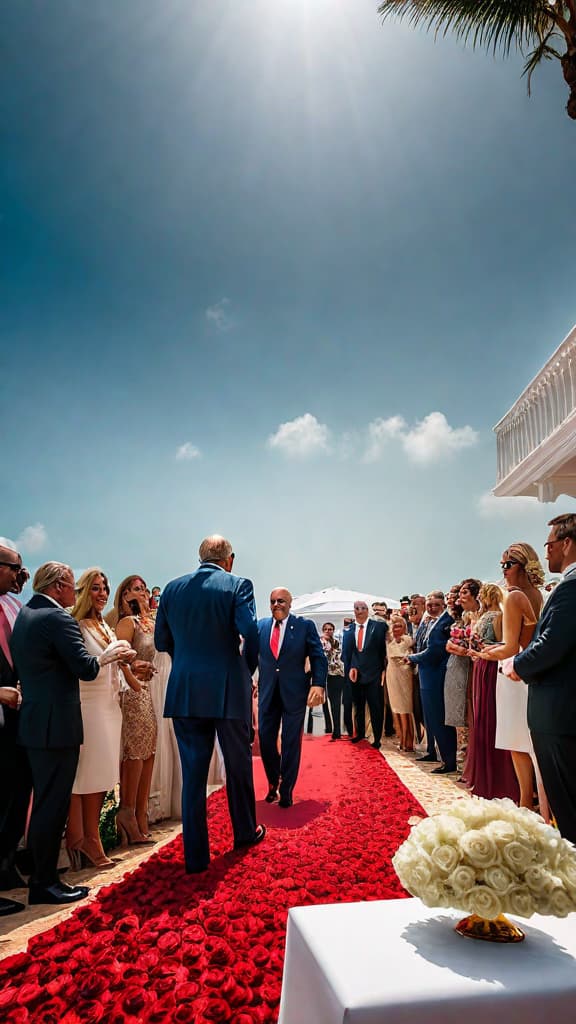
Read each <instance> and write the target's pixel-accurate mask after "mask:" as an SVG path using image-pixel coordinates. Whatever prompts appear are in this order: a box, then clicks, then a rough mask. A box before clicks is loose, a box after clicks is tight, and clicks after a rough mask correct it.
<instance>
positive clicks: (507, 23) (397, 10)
mask: <svg viewBox="0 0 576 1024" xmlns="http://www.w3.org/2000/svg"><path fill="white" fill-rule="evenodd" d="M378 13H379V14H380V15H381V17H382V20H386V19H388V18H391V17H397V18H398V19H400V20H403V19H406V20H408V21H409V22H410V24H411V25H413V26H417V25H420V24H424V25H425V27H426V29H431V28H433V29H434V31H435V34H436V35H440V34H441V35H444V36H445V35H447V34H448V33H449V32H453V33H454V35H455V36H456V38H457V39H459V40H462V41H463V42H465V43H467V42H471V44H472V46H473V47H476V46H482V47H485V48H486V49H488V50H492V51H493V52H494V53H496V51H498V50H501V51H502V52H503V53H504V55H507V54H508V53H509V52H510V50H511V48H512V47H513V46H514V47H518V48H519V49H520V50H521V51H524V49H525V48H527V47H528V46H530V45H532V44H533V43H534V42H535V41H538V42H540V40H541V39H542V38H543V37H544V36H545V35H546V33H547V32H549V31H550V30H551V28H553V26H554V18H553V14H554V7H553V5H552V4H551V3H549V2H547V0H382V2H381V3H380V5H379V7H378Z"/></svg>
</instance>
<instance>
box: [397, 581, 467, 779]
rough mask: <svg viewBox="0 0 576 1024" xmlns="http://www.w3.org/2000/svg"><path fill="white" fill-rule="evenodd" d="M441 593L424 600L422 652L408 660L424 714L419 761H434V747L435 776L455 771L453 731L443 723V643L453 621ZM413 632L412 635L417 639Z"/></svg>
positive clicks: (454, 731) (444, 672)
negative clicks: (424, 747) (424, 744)
mask: <svg viewBox="0 0 576 1024" xmlns="http://www.w3.org/2000/svg"><path fill="white" fill-rule="evenodd" d="M445 609H446V603H445V601H444V594H443V593H442V591H441V590H433V591H432V592H431V593H430V594H428V597H427V598H426V612H427V614H428V619H427V623H426V626H425V627H423V629H425V634H424V636H423V637H422V635H421V634H420V638H419V639H420V642H421V643H422V649H421V650H420V652H419V653H417V654H410V655H409V656H408V660H409V661H410V662H411V663H412V664H413V665H417V666H418V677H419V680H420V698H421V700H422V710H423V712H424V725H425V726H426V736H427V740H428V753H427V754H425V755H424V757H419V758H418V760H419V761H431V762H434V761H436V760H437V757H436V744H437V745H438V749H439V751H440V757H441V759H442V764H441V765H440V766H439V767H438V768H434V769H433V774H435V775H448V774H450V773H452V772H455V771H456V729H455V728H454V726H452V725H445V724H444V717H445V716H444V677H445V675H446V665H447V664H448V652H447V650H446V644H447V643H448V640H449V639H450V627H451V626H452V624H453V622H454V620H453V618H452V616H451V615H450V614H449V612H447V611H446V610H445ZM418 633H419V631H418V632H417V634H416V636H417V638H418Z"/></svg>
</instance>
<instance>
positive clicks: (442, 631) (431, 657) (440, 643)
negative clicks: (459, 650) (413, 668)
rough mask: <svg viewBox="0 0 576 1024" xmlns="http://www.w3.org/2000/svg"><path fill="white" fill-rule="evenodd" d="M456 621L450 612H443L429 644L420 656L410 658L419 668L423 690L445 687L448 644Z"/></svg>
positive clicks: (431, 631) (435, 625)
mask: <svg viewBox="0 0 576 1024" xmlns="http://www.w3.org/2000/svg"><path fill="white" fill-rule="evenodd" d="M453 623H454V619H453V618H452V616H451V615H450V612H443V613H442V615H441V616H440V618H439V619H438V621H437V622H436V623H435V624H434V625H433V626H432V629H431V630H430V633H429V634H428V642H427V644H426V646H425V648H424V650H422V651H420V653H419V654H410V655H409V656H408V657H409V659H410V661H411V662H412V664H413V665H417V666H418V678H419V680H420V689H421V690H432V689H438V688H441V687H443V686H444V676H445V675H446V665H447V663H448V658H449V654H448V651H447V650H446V644H447V643H448V641H449V639H450V629H451V627H452V625H453Z"/></svg>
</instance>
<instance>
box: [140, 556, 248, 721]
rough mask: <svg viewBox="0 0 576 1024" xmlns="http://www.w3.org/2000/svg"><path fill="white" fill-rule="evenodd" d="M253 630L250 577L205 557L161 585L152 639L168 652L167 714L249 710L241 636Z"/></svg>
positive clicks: (242, 715) (243, 714)
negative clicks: (210, 561)
mask: <svg viewBox="0 0 576 1024" xmlns="http://www.w3.org/2000/svg"><path fill="white" fill-rule="evenodd" d="M255 632H256V605H255V603H254V589H253V587H252V583H251V581H250V580H246V579H243V578H242V577H241V576H234V575H233V574H232V573H229V572H225V570H224V569H222V568H220V566H217V565H213V564H212V563H209V562H205V563H204V564H203V565H201V566H200V568H199V569H197V570H196V572H193V573H190V574H188V575H187V576H180V578H179V579H177V580H172V582H171V583H169V584H168V586H167V587H165V588H164V591H163V593H162V597H161V598H160V605H159V608H158V611H157V613H156V628H155V632H154V643H155V645H156V649H157V650H159V651H167V652H168V654H169V655H170V657H171V658H172V670H171V672H170V676H169V678H168V687H167V690H166V702H165V706H164V717H165V718H234V719H242V720H244V721H246V720H249V719H250V716H251V699H252V680H251V675H250V671H254V670H255V668H256V663H255V660H254V662H253V663H252V665H251V666H250V671H249V670H248V666H247V664H246V660H245V658H244V657H243V656H242V655H241V653H240V637H241V636H242V637H244V638H245V640H248V639H249V637H250V634H251V633H254V634H255Z"/></svg>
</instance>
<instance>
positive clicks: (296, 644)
mask: <svg viewBox="0 0 576 1024" xmlns="http://www.w3.org/2000/svg"><path fill="white" fill-rule="evenodd" d="M291 607H292V595H291V593H290V591H289V590H286V589H285V588H284V587H278V588H277V589H276V590H273V591H272V593H271V594H270V609H271V612H272V616H271V618H267V619H260V621H259V622H258V650H259V658H258V733H259V736H260V753H261V754H262V762H263V764H264V770H265V772H266V777H267V779H268V784H269V790H268V795H267V796H266V800H267V801H268V803H273V802H274V801H275V800H278V797H280V800H279V806H280V807H291V806H292V803H293V798H292V793H293V790H294V786H295V785H296V779H297V778H298V769H299V768H300V754H301V750H302V733H303V730H304V717H305V715H306V708H307V707H310V708H312V707H316V706H317V705H318V704H323V702H324V699H325V696H324V695H325V688H326V678H327V675H328V660H327V658H326V655H325V654H324V650H323V648H322V644H321V642H320V637H319V636H318V630H317V629H316V626H315V624H314V622H312V620H311V619H302V618H299V617H298V616H296V615H291V614H290V608H291ZM307 659H308V661H309V663H310V671H309V672H308V671H307V666H306V661H307ZM310 676H311V679H310ZM280 725H282V740H281V751H280V752H279V750H278V734H279V731H280Z"/></svg>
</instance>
